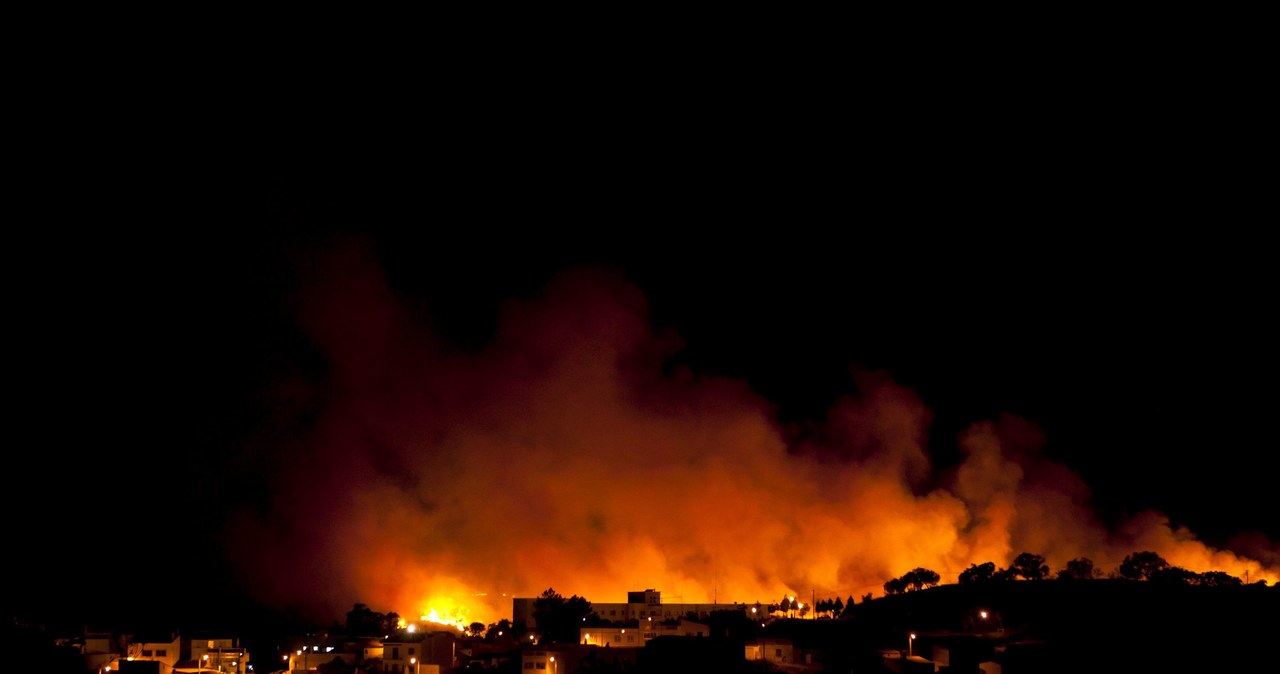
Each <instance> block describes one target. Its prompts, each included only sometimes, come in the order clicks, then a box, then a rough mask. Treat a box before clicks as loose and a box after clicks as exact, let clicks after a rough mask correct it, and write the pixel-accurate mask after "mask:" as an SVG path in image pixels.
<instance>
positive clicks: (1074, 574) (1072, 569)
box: [1058, 557, 1094, 580]
mask: <svg viewBox="0 0 1280 674" xmlns="http://www.w3.org/2000/svg"><path fill="white" fill-rule="evenodd" d="M1093 577H1094V570H1093V560H1092V559H1089V558H1088V557H1076V558H1075V559H1073V560H1071V561H1069V562H1067V568H1065V569H1063V570H1061V571H1059V572H1058V580H1088V579H1090V578H1093Z"/></svg>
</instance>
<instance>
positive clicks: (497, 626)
mask: <svg viewBox="0 0 1280 674" xmlns="http://www.w3.org/2000/svg"><path fill="white" fill-rule="evenodd" d="M498 637H513V638H514V637H515V634H514V632H512V630H511V621H510V620H507V619H506V618H503V619H502V620H499V621H498V622H496V623H490V625H489V627H488V629H486V630H485V631H484V640H485V641H493V640H494V639H497V638H498Z"/></svg>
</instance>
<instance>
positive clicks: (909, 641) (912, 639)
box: [907, 632, 916, 657]
mask: <svg viewBox="0 0 1280 674" xmlns="http://www.w3.org/2000/svg"><path fill="white" fill-rule="evenodd" d="M915 640H916V633H915V632H912V633H911V634H910V635H908V636H907V657H911V645H912V644H913V643H915Z"/></svg>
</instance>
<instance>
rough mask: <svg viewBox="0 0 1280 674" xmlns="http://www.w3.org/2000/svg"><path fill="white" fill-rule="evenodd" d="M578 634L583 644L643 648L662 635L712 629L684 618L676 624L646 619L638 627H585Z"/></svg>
mask: <svg viewBox="0 0 1280 674" xmlns="http://www.w3.org/2000/svg"><path fill="white" fill-rule="evenodd" d="M578 634H579V639H578V643H580V644H582V645H583V646H610V647H613V648H641V647H643V646H644V645H645V643H646V642H648V641H649V640H650V639H655V638H657V637H662V636H676V637H705V636H710V635H711V629H710V628H709V627H708V626H707V625H705V624H703V623H700V622H696V621H693V620H688V619H683V618H682V619H681V620H679V621H678V622H677V623H675V624H670V623H664V622H655V621H653V620H650V619H645V620H644V621H642V622H640V624H639V626H638V627H599V626H597V627H583V628H581V629H579V630H578Z"/></svg>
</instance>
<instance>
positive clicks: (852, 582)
mask: <svg viewBox="0 0 1280 674" xmlns="http://www.w3.org/2000/svg"><path fill="white" fill-rule="evenodd" d="M311 259H312V260H313V262H311V263H310V264H311V266H310V267H304V268H302V269H301V270H300V288H301V290H300V292H299V294H298V296H297V308H298V316H299V319H300V324H301V326H302V327H303V329H304V330H305V333H306V335H307V337H308V338H309V340H310V341H311V343H312V344H313V345H314V348H315V349H316V356H317V358H316V365H317V367H316V368H315V369H314V371H311V372H304V371H300V372H298V373H297V375H296V376H294V377H292V378H289V379H286V380H282V381H281V382H280V383H279V384H278V386H276V387H275V388H274V389H272V390H271V391H270V392H269V393H268V396H267V398H266V403H267V404H269V405H270V407H271V409H272V410H273V411H274V414H273V415H272V417H271V418H270V421H269V422H268V423H264V425H263V426H262V429H261V433H260V435H259V437H258V438H256V439H255V441H254V442H253V443H252V444H251V445H250V448H249V449H250V452H251V453H252V454H253V455H254V456H255V457H256V459H255V460H256V461H257V462H258V463H259V464H260V465H261V467H262V469H263V471H264V472H265V473H266V474H268V475H269V476H270V478H269V479H270V484H269V487H270V489H269V492H270V494H271V497H270V500H269V501H268V502H265V503H261V504H259V506H258V507H257V508H255V509H253V510H249V509H246V510H242V511H240V512H239V513H238V514H237V516H236V517H235V518H233V520H232V521H231V523H230V526H229V527H228V530H227V538H226V540H227V541H228V545H229V546H231V547H233V548H234V549H236V550H253V551H257V552H256V553H255V554H236V555H233V557H234V558H235V559H237V560H239V563H240V568H241V569H242V572H243V578H244V581H245V582H246V583H247V584H248V585H249V586H250V588H251V590H252V591H253V592H254V593H255V594H256V595H257V596H258V597H260V598H261V599H262V601H264V602H265V603H269V604H273V605H276V606H280V607H292V608H295V609H300V610H303V611H306V612H309V613H312V614H314V615H316V616H320V617H322V618H324V619H330V618H333V617H336V616H340V615H342V614H343V613H345V611H346V610H348V609H349V608H350V607H351V605H352V604H353V603H355V602H362V603H366V604H368V605H370V606H372V607H374V608H375V609H377V610H382V611H392V610H394V611H396V612H398V613H400V614H401V615H402V616H418V615H425V614H428V613H429V612H430V611H431V610H436V611H437V612H438V613H439V615H441V616H448V617H449V619H450V620H453V621H460V622H463V623H466V622H470V621H472V620H478V621H480V622H486V623H488V622H493V621H495V620H498V619H499V618H502V617H506V616H509V615H510V610H511V598H512V597H513V596H535V595H536V594H538V593H540V592H541V591H542V590H544V589H546V588H548V587H554V588H555V589H556V590H558V591H560V592H561V593H563V594H565V595H568V594H578V595H582V596H585V597H587V598H588V599H590V600H593V601H601V602H613V601H622V600H623V598H624V597H625V593H626V592H627V591H628V590H636V589H642V588H649V587H651V588H658V589H660V590H661V591H662V592H663V594H664V597H665V598H668V600H670V601H674V600H675V599H674V598H675V597H680V598H681V599H680V600H679V601H684V602H704V601H707V602H709V601H711V600H712V599H713V598H715V599H716V600H718V601H720V602H732V601H740V602H755V601H757V600H759V601H771V600H775V599H777V598H778V597H781V596H783V595H784V594H788V593H790V594H796V595H800V596H809V595H810V593H811V592H813V593H816V594H817V595H818V596H820V597H826V596H840V597H842V598H843V597H847V596H850V595H852V596H854V597H858V596H861V595H863V594H866V593H874V594H877V595H878V594H880V590H881V586H882V585H883V583H884V581H886V580H888V579H889V578H892V577H895V576H898V575H901V574H902V573H904V572H905V571H907V570H909V569H911V568H914V567H917V566H924V567H927V568H931V569H934V570H936V571H938V572H939V573H940V574H941V576H942V578H943V582H954V581H955V579H956V576H957V574H958V573H959V572H960V571H961V570H963V569H965V568H966V567H968V566H969V565H970V564H974V563H981V562H985V561H994V562H996V563H997V564H998V565H1002V566H1004V565H1007V564H1008V563H1009V562H1010V561H1011V560H1012V558H1013V557H1014V556H1016V555H1017V554H1018V553H1019V552H1022V551H1030V552H1035V553H1038V554H1042V555H1044V556H1045V558H1046V561H1047V562H1048V563H1049V564H1050V565H1051V566H1052V567H1053V568H1055V569H1057V568H1062V567H1063V566H1064V565H1065V563H1066V561H1067V560H1069V559H1072V558H1074V557H1080V556H1086V557H1090V558H1092V559H1094V560H1095V562H1096V563H1097V565H1098V567H1099V568H1101V569H1104V570H1107V569H1113V568H1115V566H1116V565H1118V564H1119V560H1120V559H1122V558H1123V556H1124V555H1125V554H1128V553H1130V552H1133V551H1135V550H1139V549H1150V550H1155V551H1156V552H1158V553H1160V554H1161V555H1163V556H1165V558H1166V559H1168V560H1169V562H1170V563H1171V564H1176V565H1181V566H1184V567H1186V568H1189V569H1191V570H1196V571H1203V570H1210V569H1220V570H1225V571H1227V572H1229V573H1232V574H1233V575H1234V574H1240V575H1242V576H1243V573H1244V571H1245V570H1248V571H1249V573H1250V574H1251V575H1250V577H1251V578H1252V579H1259V578H1269V579H1271V580H1273V581H1274V580H1275V579H1276V578H1277V577H1278V574H1277V573H1276V571H1275V569H1274V568H1269V567H1266V566H1265V565H1263V564H1262V563H1261V562H1258V561H1254V560H1252V559H1248V558H1245V557H1242V556H1238V555H1236V554H1234V553H1231V552H1227V551H1223V550H1214V549H1211V548H1209V547H1207V546H1205V545H1203V544H1201V543H1199V542H1198V541H1196V540H1195V538H1194V536H1192V535H1191V534H1190V532H1187V531H1185V530H1174V529H1171V528H1170V526H1169V524H1168V522H1167V520H1165V519H1163V518H1161V517H1159V516H1158V515H1154V514H1146V515H1142V516H1139V517H1137V518H1134V519H1133V520H1132V521H1130V522H1129V523H1127V525H1126V526H1125V527H1123V528H1122V530H1121V531H1117V532H1109V531H1106V530H1104V529H1103V528H1102V527H1101V526H1100V525H1098V524H1097V522H1096V521H1095V519H1094V518H1093V516H1092V514H1091V512H1090V510H1089V505H1088V498H1089V492H1088V489H1087V488H1086V487H1085V485H1084V484H1083V483H1082V481H1081V480H1080V478H1079V477H1078V476H1077V475H1075V474H1074V473H1073V472H1072V471H1070V470H1069V469H1067V468H1066V467H1064V466H1062V465H1059V464H1054V463H1053V462H1050V461H1048V460H1047V459H1045V458H1044V457H1042V456H1040V455H1039V454H1038V450H1039V446H1040V445H1041V444H1042V443H1043V438H1042V437H1041V435H1040V433H1039V430H1038V429H1037V428H1036V427H1035V426H1034V424H1032V423H1030V422H1027V421H1024V420H1021V419H1017V418H1014V417H1005V418H1001V419H998V420H994V421H979V422H977V423H975V424H974V425H973V426H972V427H971V428H970V429H969V430H968V431H967V432H966V433H964V434H963V436H962V437H961V438H960V439H959V440H960V446H961V448H962V450H963V451H964V453H965V459H964V461H963V463H962V464H961V465H959V466H958V467H957V468H956V469H954V470H953V471H950V472H949V473H948V474H946V475H935V472H936V471H935V469H934V467H933V466H932V465H931V464H930V459H929V452H928V448H927V447H926V444H925V443H926V439H927V437H928V429H929V424H930V417H931V415H930V412H929V410H928V409H927V408H926V406H925V405H924V403H923V402H922V401H921V399H920V398H919V396H917V395H916V394H915V393H914V392H912V391H911V390H909V389H907V388H905V387H903V386H901V385H899V384H897V383H895V382H894V381H893V380H892V379H891V378H890V376H889V375H888V374H886V373H865V374H860V375H858V376H857V379H856V384H857V390H858V395H856V396H852V395H851V396H848V397H845V398H842V399H841V400H838V401H836V402H835V403H834V404H833V405H832V408H831V411H830V414H829V415H828V419H827V421H826V422H825V425H824V427H823V429H822V432H821V433H820V434H818V435H816V436H814V438H811V439H809V440H806V441H804V442H801V443H796V444H795V445H794V446H788V443H787V442H786V441H785V440H784V434H783V432H782V429H781V428H780V425H779V424H778V422H777V420H776V418H775V415H774V413H773V408H772V407H771V405H770V404H769V403H768V401H765V400H763V399H761V398H760V397H759V396H758V395H757V394H755V393H754V392H753V391H752V390H751V389H750V388H749V387H748V386H747V385H746V384H745V382H742V381H737V380H733V379H727V378H722V377H709V376H704V375H701V374H699V373H696V372H692V371H689V370H687V369H676V370H675V371H667V369H664V367H663V363H664V361H665V360H666V359H667V357H668V356H670V355H672V354H673V353H674V352H675V351H676V350H677V349H678V348H679V346H680V345H679V340H678V338H676V337H675V336H673V335H670V334H665V333H660V334H655V333H654V330H653V328H652V326H651V322H650V319H649V316H648V307H647V300H646V298H645V297H644V296H643V295H642V294H641V293H640V291H639V290H637V289H636V288H634V287H632V286H630V285H628V284H627V283H626V282H624V280H623V279H622V278H621V277H620V276H619V275H617V274H615V273H613V272H611V271H609V270H607V269H597V268H591V269H578V270H572V271H568V272H566V273H564V274H562V275H560V276H558V277H557V278H555V279H554V280H553V281H552V282H551V283H550V284H548V286H547V287H546V288H545V289H544V291H543V292H542V293H541V294H540V295H539V296H538V297H536V298H533V299H527V300H519V301H516V300H513V301H511V302H509V303H508V304H507V305H505V306H504V307H503V308H502V310H501V315H500V317H499V322H498V325H499V328H498V332H497V334H496V336H495V337H494V339H493V340H492V342H491V343H489V344H488V345H486V346H485V347H484V348H482V349H470V350H468V349H463V348H461V347H459V346H457V345H453V344H450V343H449V342H448V341H447V340H445V339H443V338H441V337H440V336H439V334H438V332H437V331H435V330H433V328H432V325H431V323H430V319H429V317H424V316H422V315H420V314H419V313H416V310H415V309H414V308H413V307H412V305H410V304H407V303H402V302H401V301H400V300H399V299H398V298H397V297H396V296H395V294H394V293H393V292H392V291H391V289H390V288H389V287H388V285H387V282H386V280H385V278H383V276H382V272H381V270H380V269H379V268H378V266H377V265H376V264H375V262H374V260H373V257H372V255H371V254H370V253H369V251H368V250H367V249H365V248H363V247H362V246H360V245H359V244H358V242H357V243H354V244H349V245H344V246H338V247H335V248H332V249H326V250H323V251H320V252H319V254H317V255H316V256H314V257H313V258H311ZM1268 544H1269V543H1267V542H1264V543H1257V542H1256V541H1255V545H1256V546H1259V547H1260V548H1265V547H1266V545H1268Z"/></svg>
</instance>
